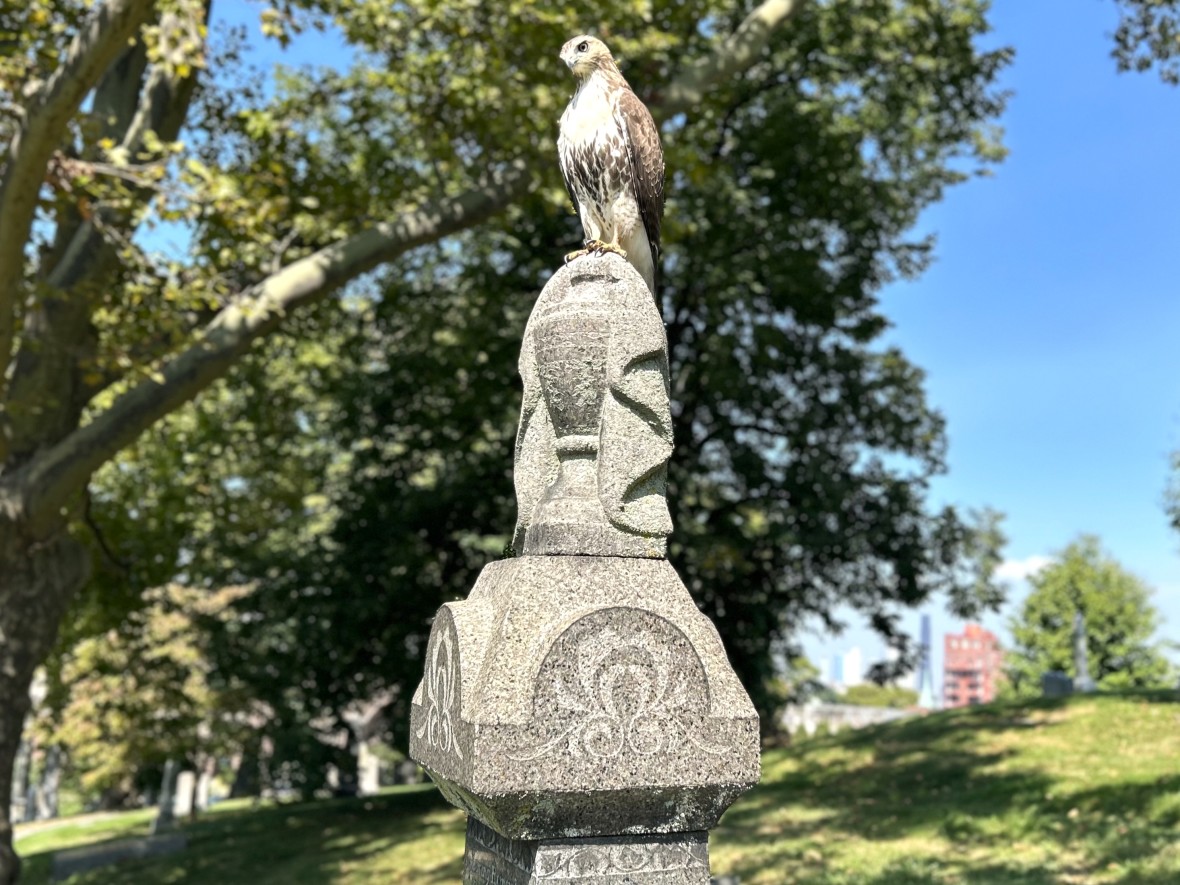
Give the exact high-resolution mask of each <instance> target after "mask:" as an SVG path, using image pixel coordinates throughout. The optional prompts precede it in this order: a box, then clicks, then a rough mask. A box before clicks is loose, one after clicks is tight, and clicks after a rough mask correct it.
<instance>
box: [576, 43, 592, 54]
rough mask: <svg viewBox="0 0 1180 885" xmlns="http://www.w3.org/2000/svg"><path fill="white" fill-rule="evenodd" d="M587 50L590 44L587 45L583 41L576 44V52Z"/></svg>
mask: <svg viewBox="0 0 1180 885" xmlns="http://www.w3.org/2000/svg"><path fill="white" fill-rule="evenodd" d="M589 48H590V44H589V43H587V42H586V41H585V40H583V41H582V42H581V43H579V44H578V52H585V51H586V50H587V49H589Z"/></svg>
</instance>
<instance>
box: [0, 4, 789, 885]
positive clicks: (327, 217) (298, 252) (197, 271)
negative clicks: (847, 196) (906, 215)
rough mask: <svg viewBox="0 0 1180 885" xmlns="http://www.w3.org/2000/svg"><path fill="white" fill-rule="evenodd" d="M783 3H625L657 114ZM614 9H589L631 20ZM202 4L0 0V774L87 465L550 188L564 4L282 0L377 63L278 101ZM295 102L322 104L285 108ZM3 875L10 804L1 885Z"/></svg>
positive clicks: (77, 528)
mask: <svg viewBox="0 0 1180 885" xmlns="http://www.w3.org/2000/svg"><path fill="white" fill-rule="evenodd" d="M797 6H798V2H795V0H767V2H765V3H763V4H761V5H759V6H757V7H755V8H754V9H753V10H751V11H750V13H749V15H748V16H746V17H745V18H744V19H742V20H741V21H740V22H735V24H736V25H737V27H735V28H734V29H733V30H722V29H721V28H719V27H717V24H719V22H717V21H715V20H704V19H705V16H706V15H707V13H708V7H707V6H706V5H705V4H696V5H693V4H681V5H678V6H676V7H675V8H674V9H672V8H669V9H665V10H661V11H659V13H658V14H655V15H649V16H648V17H646V18H640V19H637V21H641V22H642V25H641V26H639V27H638V28H637V33H636V35H635V36H634V37H633V38H632V42H631V43H630V44H629V45H630V47H632V48H634V49H636V50H638V49H642V48H648V49H650V48H651V47H654V46H660V47H662V52H663V53H664V59H665V61H667V62H669V63H667V64H665V65H664V66H663V67H662V69H661V70H662V72H663V73H664V74H665V75H666V76H665V77H664V78H663V79H662V82H663V84H664V88H663V95H662V98H661V101H660V102H659V103H658V109H659V110H660V113H661V115H662V117H663V118H664V119H667V118H668V117H670V116H671V115H673V114H675V113H677V112H681V111H683V110H685V109H686V108H689V107H691V106H692V105H693V104H694V103H695V102H696V101H698V100H699V99H700V97H701V96H702V95H703V94H705V93H706V92H708V91H709V90H711V89H713V88H715V87H717V86H718V85H720V84H723V83H725V82H726V81H728V80H731V79H733V78H736V77H740V75H741V74H742V72H743V71H745V70H746V69H747V68H749V67H750V66H751V65H752V64H755V63H758V62H762V61H763V58H764V55H765V53H764V51H763V48H764V47H765V45H766V43H767V40H768V39H769V37H770V35H771V34H772V33H773V32H774V31H775V30H776V29H777V28H778V27H779V26H780V25H781V24H782V23H783V22H784V21H786V20H787V18H788V17H789V16H790V15H791V14H792V13H793V12H794V11H795V9H796V7H797ZM630 7H631V4H627V3H622V2H619V3H603V4H599V7H598V13H599V14H600V15H602V16H603V18H604V20H612V19H613V20H619V21H626V20H633V19H634V11H633V10H632V9H631V8H630ZM209 12H210V3H209V2H208V0H160V2H152V0H104V2H100V3H97V4H95V3H91V2H85V0H32V2H27V3H20V4H15V5H13V4H5V5H4V6H3V9H2V12H0V31H2V32H3V33H2V34H0V40H2V41H3V46H4V56H3V57H2V58H0V134H2V136H3V140H4V142H5V143H6V148H5V152H4V155H3V160H2V163H3V166H2V168H0V637H2V639H3V642H2V643H0V710H3V714H2V715H0V795H7V794H8V790H9V786H10V779H11V763H12V759H13V755H14V753H15V750H16V746H17V742H18V739H19V730H20V723H21V721H22V719H23V717H24V713H25V711H26V709H27V707H28V699H27V691H28V685H29V680H30V679H31V676H32V672H33V670H34V668H35V666H36V665H37V663H38V662H39V661H40V660H42V659H43V658H44V657H45V655H46V654H47V653H48V651H49V649H50V648H51V646H52V645H53V642H54V637H55V634H56V632H57V630H58V625H59V623H60V622H61V620H62V617H63V615H64V613H65V612H66V610H67V608H68V606H69V604H70V602H71V600H72V599H73V598H74V596H75V595H76V593H77V592H78V590H79V588H80V587H82V586H83V585H84V584H85V582H86V578H87V575H88V574H89V573H90V566H91V552H90V549H89V548H90V544H89V542H88V541H87V540H86V528H85V525H86V519H85V515H84V514H85V512H86V507H87V503H86V502H87V496H86V489H87V485H88V482H89V480H90V478H91V477H92V476H93V475H94V473H95V471H97V470H98V469H100V468H101V467H102V466H103V465H104V464H106V463H108V462H110V461H111V460H112V459H114V458H115V457H116V456H117V454H118V453H119V452H120V451H121V450H122V449H124V448H125V447H126V446H128V445H130V444H131V443H133V442H134V441H135V440H137V439H138V438H139V437H140V436H141V435H142V434H143V433H145V431H147V430H148V429H149V428H151V427H153V426H154V425H155V424H156V423H157V422H159V421H160V420H161V419H163V418H164V417H165V416H167V415H168V414H170V413H172V412H174V411H176V410H177V409H179V408H181V407H182V406H183V405H184V404H185V403H187V402H189V401H190V400H192V399H193V398H194V397H195V396H197V395H198V394H199V393H200V392H201V391H202V390H204V389H206V388H207V387H209V386H210V385H211V384H213V383H214V382H215V381H217V380H218V379H219V378H223V377H225V376H226V375H227V373H229V372H230V371H231V369H232V368H233V367H234V366H235V365H237V364H239V363H240V362H241V361H242V360H243V358H244V356H245V355H246V354H247V353H248V352H249V350H250V349H251V347H252V346H253V344H254V343H255V342H257V341H259V340H261V339H263V338H265V337H267V336H269V335H272V334H274V333H275V332H276V330H278V329H279V328H280V326H281V324H282V323H283V322H284V321H285V320H286V318H287V317H288V316H289V315H290V314H291V313H292V312H293V311H296V310H298V309H299V308H301V307H304V306H306V305H309V304H312V303H314V302H316V301H320V300H323V299H324V298H326V297H327V296H328V295H329V294H330V293H331V292H333V291H335V290H337V289H339V288H340V287H342V286H344V285H346V284H348V283H349V282H351V281H353V280H356V279H357V278H358V277H360V276H361V275H362V274H364V273H365V272H367V271H370V270H372V269H373V268H375V267H377V266H379V265H381V264H382V263H384V262H388V261H390V260H392V259H395V258H397V257H398V256H401V255H405V254H407V253H409V252H411V251H412V250H415V249H419V248H421V247H423V246H425V245H427V244H430V243H434V242H438V241H440V240H442V239H443V238H445V237H448V236H452V235H454V234H456V233H459V232H461V231H464V230H468V229H471V228H473V227H474V226H476V225H478V224H480V223H482V222H483V221H485V220H486V219H488V218H489V217H491V216H493V215H494V214H496V213H498V212H502V211H504V209H505V208H506V207H507V206H509V205H510V204H512V203H513V201H515V200H517V199H519V198H520V197H521V195H522V194H524V193H526V192H528V191H530V190H532V191H534V192H536V191H542V192H544V193H546V194H548V195H550V196H553V195H554V194H555V193H556V192H557V191H556V182H555V180H554V179H555V175H554V172H552V171H550V168H549V167H550V166H552V165H553V164H552V163H551V162H550V161H549V159H548V154H549V150H547V149H548V148H551V141H552V132H551V129H552V121H551V116H552V114H551V112H552V109H553V108H554V107H555V106H556V105H557V103H558V101H559V100H560V99H559V96H561V95H564V94H565V93H566V92H567V91H568V88H567V85H566V84H565V83H559V81H558V79H557V78H558V72H556V71H555V72H553V74H552V75H548V74H545V73H542V72H541V69H539V68H538V66H537V64H536V58H535V54H536V50H535V47H536V46H547V45H560V44H561V43H562V42H563V40H564V39H566V37H567V36H568V34H569V33H571V32H572V31H573V30H575V29H576V28H577V25H576V24H575V23H574V21H573V12H572V11H568V12H565V13H560V14H558V13H548V12H546V13H543V14H542V13H539V12H537V11H536V10H534V9H533V8H532V5H531V4H527V3H505V4H497V5H496V6H495V7H494V8H487V9H484V8H483V7H481V8H480V10H477V11H474V12H473V11H472V10H470V9H468V7H467V6H466V5H460V4H454V5H452V4H447V3H443V2H433V3H425V4H413V5H412V6H411V5H401V6H393V7H391V6H390V5H389V4H388V3H386V2H383V0H333V2H328V0H324V2H321V3H311V2H295V0H291V2H281V3H279V4H278V6H277V7H276V8H274V9H271V10H269V11H267V12H266V13H265V15H264V19H265V23H266V26H267V29H268V31H269V32H270V33H271V34H272V35H273V36H274V37H275V38H276V39H279V40H284V39H287V37H288V34H289V33H290V31H291V29H297V28H299V27H303V26H308V25H310V26H321V27H323V26H326V25H327V23H330V22H333V21H334V22H335V26H336V27H338V28H339V30H340V31H341V32H343V33H344V35H345V36H346V37H347V39H348V40H349V41H350V43H351V45H352V46H353V47H354V48H355V50H356V55H357V57H358V58H360V57H361V56H362V55H365V54H369V57H370V58H371V57H372V56H373V55H376V56H380V57H384V58H385V59H386V60H387V61H389V63H388V64H387V65H386V66H385V67H384V68H383V69H378V68H376V67H373V66H372V65H369V64H361V63H358V64H357V66H356V67H355V68H354V69H353V70H352V71H349V72H322V73H321V74H320V75H319V76H305V77H296V78H293V81H292V82H293V87H292V89H291V90H289V91H287V92H286V93H284V94H283V95H281V96H279V97H277V98H276V97H275V96H274V95H273V94H271V92H269V91H268V90H263V89H260V88H259V86H258V84H257V82H251V80H250V78H249V74H250V72H241V73H240V75H239V76H240V80H241V82H240V83H236V84H233V85H234V87H237V88H230V87H227V86H226V85H225V82H224V81H222V83H221V88H217V87H218V81H217V76H214V74H215V72H222V73H223V74H224V76H225V77H230V76H231V74H229V73H224V72H232V71H234V70H235V61H236V59H237V49H236V43H235V40H236V38H235V36H234V35H232V34H231V35H228V36H227V38H226V39H225V40H223V41H222V42H221V43H220V44H219V45H212V44H210V42H209V40H208V38H207V31H208V28H207V22H208V17H209ZM477 13H478V20H476V19H473V18H472V16H473V15H476V14H477ZM473 28H474V29H478V31H479V32H480V35H481V39H480V40H477V41H473V40H471V39H470V37H471V34H472V33H474V32H475V31H474V30H473ZM682 35H689V36H687V37H683V36H682ZM726 35H729V36H726ZM444 46H450V47H455V46H462V47H463V49H464V51H463V52H445V51H440V47H444ZM672 59H674V60H675V64H672V63H670V62H671V60H672ZM222 73H219V74H218V76H221V75H222ZM198 87H201V88H198ZM300 102H302V103H303V105H304V107H305V108H311V109H312V111H311V112H310V113H311V114H312V115H313V116H314V112H315V110H316V109H320V110H326V111H328V112H329V113H325V114H324V115H323V116H322V118H321V119H316V120H314V121H313V120H311V119H309V114H304V115H303V117H302V118H301V119H302V120H303V121H304V122H315V123H317V124H318V125H317V126H315V127H303V128H299V127H286V126H285V125H283V123H284V119H285V118H284V114H285V113H286V112H287V110H288V109H289V106H290V105H292V104H295V103H300ZM489 103H492V104H495V105H496V106H497V107H498V109H499V113H496V114H489V113H487V107H488V105H489ZM339 111H346V113H337V112H339ZM329 146H330V148H331V153H330V154H329V153H327V152H326V149H327V147H329ZM247 157H248V158H249V160H250V161H251V162H249V163H243V162H241V161H242V160H243V159H244V158H247ZM260 157H261V159H262V164H261V165H259V164H258V162H256V161H257V160H258V159H259V158H260ZM542 157H544V158H545V159H544V160H542V159H541V158H542ZM540 170H544V171H540ZM293 195H294V198H293ZM379 219H380V220H379ZM162 222H168V223H172V224H176V225H180V226H181V227H182V228H183V229H184V230H185V231H186V234H187V239H188V243H187V244H186V246H185V247H183V248H180V249H174V250H171V252H169V251H168V250H156V252H152V251H151V250H149V249H148V248H146V247H145V245H144V242H145V241H144V238H143V237H142V235H141V231H142V229H143V228H144V227H145V226H151V225H152V224H158V223H162ZM18 870H19V864H18V862H17V860H16V857H15V855H14V853H13V852H12V849H11V827H10V822H9V820H8V816H7V807H6V806H0V883H4V885H9V883H11V882H13V881H15V879H16V877H17V874H18Z"/></svg>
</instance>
